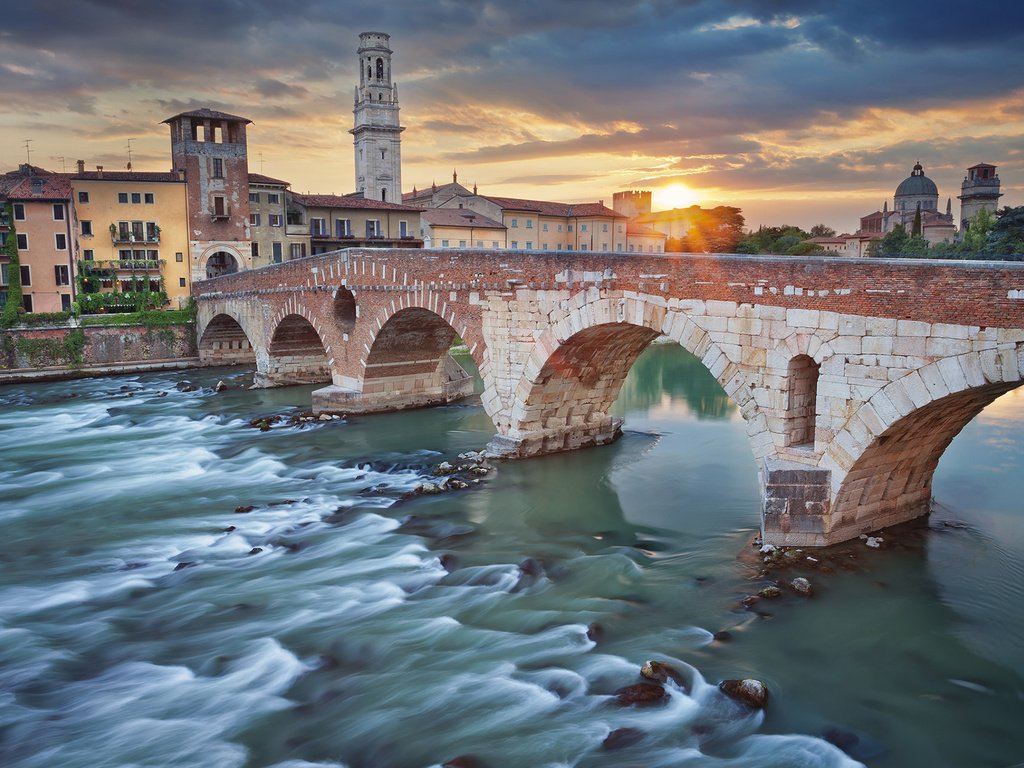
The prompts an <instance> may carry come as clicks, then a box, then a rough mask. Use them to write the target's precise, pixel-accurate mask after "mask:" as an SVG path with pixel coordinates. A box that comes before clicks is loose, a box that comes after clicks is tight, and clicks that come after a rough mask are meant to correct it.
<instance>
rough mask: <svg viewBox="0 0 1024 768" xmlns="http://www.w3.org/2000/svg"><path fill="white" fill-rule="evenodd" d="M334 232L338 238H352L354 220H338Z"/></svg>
mask: <svg viewBox="0 0 1024 768" xmlns="http://www.w3.org/2000/svg"><path fill="white" fill-rule="evenodd" d="M334 231H335V233H336V234H337V236H338V237H351V236H352V220H351V219H337V220H336V221H335V222H334Z"/></svg>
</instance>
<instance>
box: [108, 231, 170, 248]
mask: <svg viewBox="0 0 1024 768" xmlns="http://www.w3.org/2000/svg"><path fill="white" fill-rule="evenodd" d="M110 242H112V243H113V244H114V245H127V244H130V243H149V244H155V243H159V242H160V234H159V233H157V234H153V235H143V236H140V235H136V234H133V233H131V232H128V233H125V232H111V233H110Z"/></svg>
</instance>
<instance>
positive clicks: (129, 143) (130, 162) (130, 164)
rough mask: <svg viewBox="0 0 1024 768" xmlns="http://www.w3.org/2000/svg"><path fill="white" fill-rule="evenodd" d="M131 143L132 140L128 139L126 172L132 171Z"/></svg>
mask: <svg viewBox="0 0 1024 768" xmlns="http://www.w3.org/2000/svg"><path fill="white" fill-rule="evenodd" d="M132 141H134V139H128V170H129V171H130V170H131V169H132Z"/></svg>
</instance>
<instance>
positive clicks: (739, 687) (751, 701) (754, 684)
mask: <svg viewBox="0 0 1024 768" xmlns="http://www.w3.org/2000/svg"><path fill="white" fill-rule="evenodd" d="M718 690H720V691H721V692H722V693H724V694H725V695H726V696H728V697H729V698H730V699H735V700H736V701H739V702H742V703H744V704H746V705H747V706H748V707H752V708H753V709H764V707H765V705H766V704H767V703H768V686H767V685H765V684H764V683H762V682H761V681H760V680H754V679H752V678H746V679H744V680H723V681H722V682H721V683H719V684H718Z"/></svg>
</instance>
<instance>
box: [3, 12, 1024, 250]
mask: <svg viewBox="0 0 1024 768" xmlns="http://www.w3.org/2000/svg"><path fill="white" fill-rule="evenodd" d="M3 16H4V20H3V24H2V26H0V105H2V109H0V171H6V170H10V169H13V168H15V167H16V166H17V165H18V164H19V163H23V162H25V160H26V148H25V141H26V140H27V139H29V140H31V141H30V143H29V145H28V147H29V152H30V153H31V161H32V163H33V164H34V165H39V166H42V167H45V168H49V169H51V170H58V171H59V170H62V169H65V168H66V169H67V170H73V169H74V167H75V161H76V160H78V159H81V160H84V161H85V162H86V165H87V167H89V168H92V167H93V166H95V165H103V166H104V167H105V168H107V169H109V170H115V169H123V168H124V167H125V165H126V164H127V162H128V150H127V147H128V145H129V140H130V144H131V148H132V164H133V167H134V168H135V169H136V170H167V169H168V168H169V166H170V141H169V137H168V133H167V130H168V129H167V126H165V125H161V121H162V120H164V119H165V118H167V117H170V116H172V115H174V114H177V113H179V112H182V111H185V110H189V109H194V108H198V107H203V106H206V107H211V108H214V109H220V110H223V111H226V112H230V113H233V114H238V115H243V116H245V117H248V118H250V119H251V120H253V123H254V124H253V125H251V126H250V127H249V167H250V170H251V171H254V172H262V173H264V174H266V175H269V176H273V177H276V178H280V179H284V180H286V181H289V182H291V185H292V189H293V190H295V191H298V192H320V193H336V194H344V193H347V192H351V191H353V190H354V188H355V181H354V171H353V165H354V163H353V150H352V137H351V136H350V135H349V133H348V129H349V128H351V127H352V91H353V87H354V85H355V84H356V82H357V81H358V72H357V59H356V48H357V47H358V41H359V33H360V32H363V31H369V30H373V31H381V32H387V33H389V34H390V35H391V48H392V49H393V51H394V57H393V77H394V81H395V82H397V83H398V85H399V99H400V104H401V118H402V125H404V126H405V127H406V130H405V132H404V133H403V134H402V158H403V164H402V176H403V186H404V188H405V191H410V190H411V189H412V187H413V186H414V185H415V186H417V187H418V188H420V189H422V188H423V187H425V186H429V185H430V184H431V182H433V181H436V182H437V183H438V184H442V183H445V182H447V181H450V180H451V178H452V173H453V170H457V172H458V177H459V181H460V182H462V183H463V184H465V185H466V186H472V185H473V184H477V185H479V190H480V192H481V193H482V194H494V195H502V196H512V197H530V198H536V199H545V200H558V201H565V202H583V201H595V200H604V201H605V202H606V203H607V204H609V205H610V204H611V197H612V194H613V193H614V192H616V191H619V190H625V189H649V190H651V191H652V192H653V193H654V202H655V208H656V209H664V208H671V207H674V206H676V205H683V206H685V205H691V204H700V205H703V206H713V205H734V206H737V207H739V208H741V209H743V213H744V215H745V217H746V220H747V224H748V226H750V227H753V228H756V227H757V226H759V225H779V224H796V225H798V226H803V227H804V228H809V227H810V226H811V225H813V224H815V223H825V224H828V225H830V226H832V227H834V228H835V229H836V230H838V231H839V232H852V231H853V230H855V229H856V228H857V223H858V218H859V217H860V216H863V215H866V214H868V213H870V212H872V211H875V210H878V209H880V208H881V206H882V202H883V201H884V200H886V199H888V200H890V205H891V199H892V194H893V191H894V190H895V188H896V186H897V184H899V182H900V181H902V180H903V179H904V178H906V177H907V176H908V175H909V173H910V170H911V168H912V166H913V165H914V163H915V162H917V161H920V162H921V164H922V165H923V166H924V169H925V174H926V175H927V176H929V177H930V178H931V179H933V180H934V181H935V182H936V183H937V184H938V187H939V194H940V208H941V207H944V206H945V202H946V198H947V197H952V198H953V211H954V215H956V216H957V218H958V217H959V213H958V209H959V206H958V204H957V200H956V195H957V194H958V193H959V189H960V182H961V181H962V179H963V177H964V175H965V169H966V168H967V167H968V166H970V165H973V164H975V163H978V162H987V163H992V164H995V165H997V166H998V167H999V169H998V173H999V176H1000V179H1001V181H1002V191H1003V194H1004V197H1003V198H1002V200H1001V204H1005V205H1024V2H1020V0H996V1H993V0H990V1H989V2H988V3H984V4H982V5H980V6H979V5H974V4H973V3H965V2H962V0H956V1H955V2H953V1H951V0H932V1H931V2H922V1H921V0H899V1H892V2H879V1H877V0H857V2H852V1H850V2H847V1H846V0H844V1H842V2H840V1H839V0H719V1H717V2H711V1H710V0H648V1H647V2H629V1H628V0H612V1H611V2H604V1H603V0H602V1H598V0H482V1H480V2H476V1H473V0H390V1H389V0H344V1H343V2H339V1H338V0H289V1H288V2H281V1H280V0H174V2H169V1H166V0H33V1H32V2H30V3H17V4H13V3H12V4H10V7H5V9H4V13H3Z"/></svg>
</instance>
